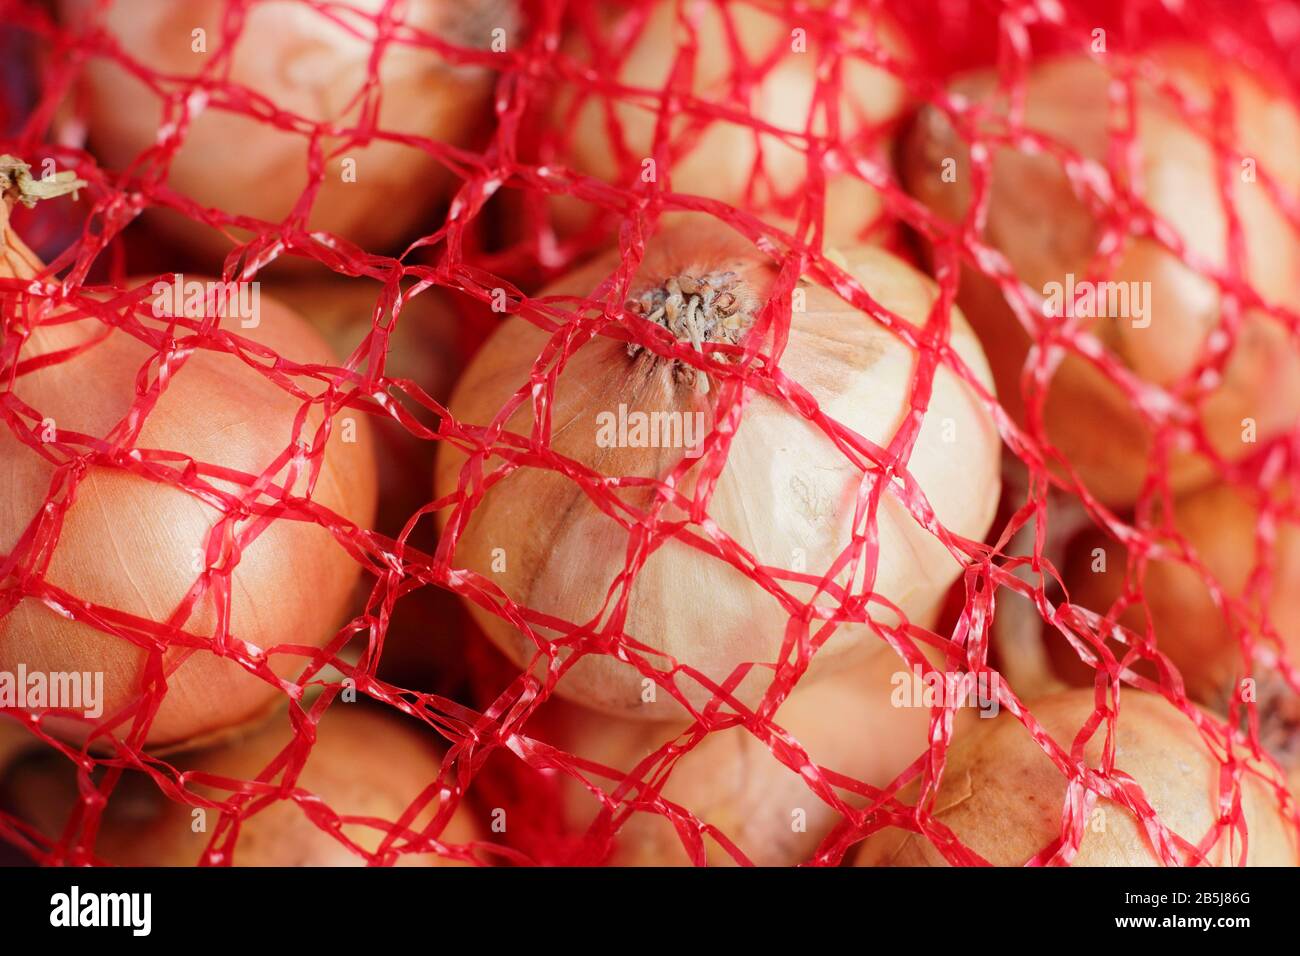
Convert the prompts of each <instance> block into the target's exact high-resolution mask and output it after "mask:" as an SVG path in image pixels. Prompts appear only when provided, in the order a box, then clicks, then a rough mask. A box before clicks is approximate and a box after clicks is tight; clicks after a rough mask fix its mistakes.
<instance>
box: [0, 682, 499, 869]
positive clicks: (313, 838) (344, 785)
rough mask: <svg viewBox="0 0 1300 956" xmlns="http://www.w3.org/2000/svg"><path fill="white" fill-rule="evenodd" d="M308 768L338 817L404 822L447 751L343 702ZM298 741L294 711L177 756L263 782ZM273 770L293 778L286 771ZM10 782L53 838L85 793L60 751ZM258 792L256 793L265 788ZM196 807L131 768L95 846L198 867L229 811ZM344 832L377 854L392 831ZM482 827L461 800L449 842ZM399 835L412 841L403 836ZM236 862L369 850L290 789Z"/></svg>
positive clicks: (188, 766)
mask: <svg viewBox="0 0 1300 956" xmlns="http://www.w3.org/2000/svg"><path fill="white" fill-rule="evenodd" d="M316 733H317V737H316V740H315V741H314V743H313V744H312V746H311V750H310V753H309V755H308V757H307V760H306V762H305V764H304V765H303V768H302V770H301V772H300V773H299V775H298V777H297V783H296V787H297V789H299V790H303V791H307V792H309V793H311V794H314V795H315V796H316V797H318V798H319V799H320V801H321V802H322V803H323V804H324V805H325V806H327V807H328V808H329V809H330V810H332V811H333V812H334V813H335V814H337V815H338V816H340V817H348V816H351V817H367V818H373V819H375V820H378V821H381V822H383V823H387V824H389V825H390V826H391V825H393V824H395V823H396V822H397V821H398V820H399V819H400V818H401V816H402V814H403V813H404V812H405V811H406V809H407V808H408V807H409V806H410V805H411V803H412V802H414V801H415V799H416V798H417V797H419V796H420V794H421V792H422V791H423V790H424V789H425V787H427V786H429V785H430V784H432V783H433V782H434V781H436V780H437V779H438V774H439V772H440V770H441V762H440V760H439V758H438V754H437V751H436V750H435V749H434V746H433V742H434V740H436V737H435V736H434V735H433V733H432V732H431V731H428V732H423V733H422V732H421V731H420V730H419V729H417V725H416V724H415V723H414V722H412V721H409V720H405V719H400V718H397V717H395V716H393V715H392V714H388V713H382V712H379V711H377V710H372V709H370V708H368V707H366V706H363V705H356V704H340V703H335V704H334V705H333V706H332V707H331V708H330V709H329V711H327V712H326V714H325V716H324V717H322V718H321V722H320V724H319V726H318V727H317V730H316ZM292 740H293V732H292V730H291V728H290V725H289V720H288V717H287V715H285V714H281V715H280V716H279V717H277V718H276V719H275V720H274V721H273V722H272V723H270V724H268V725H267V726H265V727H263V728H261V729H260V730H257V731H255V732H253V733H251V734H249V735H247V736H244V737H240V738H234V739H232V740H230V741H229V742H228V743H226V744H225V745H223V746H221V747H215V748H211V749H208V750H202V751H199V752H197V753H193V754H189V755H186V756H184V757H177V758H175V760H174V761H173V763H174V765H175V766H176V767H177V768H178V769H180V770H183V771H186V772H189V773H192V774H209V775H212V776H216V777H221V778H224V779H225V780H229V781H230V782H231V783H230V786H231V787H234V786H237V785H239V784H241V783H246V782H252V781H255V779H256V778H257V776H258V775H259V774H261V773H262V771H263V770H264V769H266V767H268V766H269V765H270V764H271V763H272V761H274V760H275V759H276V758H277V757H278V756H279V754H280V753H281V751H283V749H284V748H285V746H286V745H288V744H290V743H291V742H292ZM272 779H273V781H275V782H279V781H281V780H283V779H284V775H283V771H281V772H280V773H278V774H276V775H275V776H274V777H273V778H272ZM187 789H189V790H191V791H193V792H196V793H199V794H201V795H202V796H204V797H206V798H208V799H210V800H215V801H219V802H222V803H224V802H226V801H228V800H229V799H230V797H231V795H232V794H231V790H230V789H227V788H225V787H220V788H219V787H216V786H210V785H206V784H202V783H198V782H195V781H194V780H193V778H191V783H190V785H189V786H188V787H187ZM3 790H4V791H7V792H8V793H9V794H10V799H11V802H12V803H13V804H14V806H15V808H16V811H17V812H18V813H19V814H20V816H22V817H25V818H26V819H27V820H28V821H29V822H30V823H31V824H32V825H34V826H35V827H36V828H37V829H38V830H39V831H41V832H42V833H44V834H45V835H46V836H48V837H50V838H59V837H60V836H61V835H62V833H63V827H64V825H65V824H66V822H67V820H68V818H69V816H70V814H71V813H72V810H73V808H74V806H75V803H76V802H77V800H78V795H77V789H76V780H75V775H74V774H73V773H72V772H71V770H70V767H69V766H68V764H67V762H66V761H65V760H64V759H63V758H62V757H60V756H57V755H53V754H46V755H42V756H41V757H40V758H38V759H37V760H34V761H24V762H23V763H20V764H19V765H17V766H16V767H15V768H14V770H13V771H12V774H11V776H10V778H9V779H8V780H7V781H5V783H4V787H3ZM263 798H264V795H263V794H258V795H256V796H253V797H251V798H250V799H249V801H248V802H249V804H253V803H256V802H258V801H259V800H261V799H263ZM438 805H439V802H438V798H436V797H435V798H434V799H433V801H432V802H431V805H430V807H427V808H426V809H424V810H422V811H421V813H420V814H418V815H417V816H416V817H415V819H414V820H413V821H412V822H411V823H410V824H409V825H408V826H407V829H408V830H410V831H412V832H413V833H418V832H419V831H420V830H422V829H423V828H424V827H425V826H427V825H428V824H429V823H430V822H431V821H432V820H433V818H434V815H435V813H436V811H437V808H438ZM194 809H195V808H194V807H192V806H190V805H189V804H186V803H182V802H180V801H174V800H171V799H169V798H168V796H167V795H165V794H164V793H163V792H162V791H161V790H160V789H159V788H158V785H157V784H156V783H155V782H154V781H152V780H150V779H148V778H146V777H145V776H144V775H143V774H140V773H135V772H128V773H127V774H126V775H125V776H124V777H123V778H122V780H121V781H120V782H119V783H118V784H117V786H116V787H115V788H114V791H113V794H112V796H110V797H109V800H108V805H107V807H106V808H105V811H104V816H103V818H102V820H101V823H100V827H99V831H98V837H97V839H96V843H95V845H94V853H95V855H96V856H97V857H99V858H101V859H102V860H103V861H104V862H106V863H110V864H114V865H117V866H194V865H196V864H197V863H199V862H200V860H201V858H202V857H203V856H204V853H205V850H206V848H207V846H208V843H209V841H210V840H211V839H212V836H213V832H214V830H215V829H216V826H217V823H218V819H219V814H218V813H217V812H216V811H214V810H205V828H204V830H203V831H201V832H197V833H196V832H194V819H195V818H194ZM343 834H344V835H345V836H346V837H347V838H348V839H350V840H352V841H353V842H354V843H356V844H357V845H358V846H360V847H361V848H363V849H364V850H365V851H366V852H368V853H375V852H377V851H378V849H379V846H380V843H381V841H382V839H383V837H384V833H383V832H382V831H381V830H378V829H376V828H374V827H368V826H362V825H359V824H356V823H346V824H344V826H343ZM478 837H479V833H478V827H477V824H476V823H475V821H474V818H473V816H472V815H471V813H470V811H469V808H468V806H467V805H466V804H465V803H462V804H461V805H460V806H459V807H457V809H456V811H455V812H454V813H453V815H452V817H451V819H450V821H449V822H448V824H447V825H446V827H445V828H444V829H443V830H442V833H441V836H440V837H439V839H440V840H441V841H442V842H443V843H445V844H453V845H456V846H463V845H465V844H468V843H470V842H472V841H474V840H476V839H478ZM398 843H399V845H401V844H405V843H406V840H405V839H402V838H399V840H398ZM214 862H217V863H225V862H229V863H230V864H231V865H234V866H246V867H254V866H364V865H366V862H367V861H366V860H365V858H364V857H362V856H359V855H358V854H356V853H354V852H353V851H352V850H351V849H349V848H348V847H347V846H345V845H344V844H342V843H340V842H339V841H338V840H337V839H336V838H335V837H333V836H332V835H330V834H329V833H326V832H325V831H323V830H322V829H321V828H320V827H319V826H317V825H316V823H315V822H314V821H313V820H312V819H311V818H310V817H309V816H308V815H307V813H306V812H305V811H304V809H303V808H302V806H300V805H299V804H297V803H295V802H294V801H293V800H292V799H278V800H276V801H275V802H274V803H271V804H269V805H268V806H266V807H265V808H264V809H261V810H259V811H258V812H256V813H254V814H252V815H250V816H248V817H246V818H245V819H244V822H243V823H242V825H241V826H240V830H239V834H238V836H237V838H236V840H235V843H234V848H233V852H232V853H231V855H230V857H229V859H228V860H225V859H220V858H219V859H217V860H216V861H214ZM392 862H393V864H394V865H396V866H457V865H465V864H464V862H463V861H460V860H457V859H453V858H450V857H444V856H439V855H438V854H436V853H434V852H427V853H404V854H401V855H400V856H395V858H394V859H393V860H392Z"/></svg>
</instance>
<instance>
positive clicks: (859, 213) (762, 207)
mask: <svg viewBox="0 0 1300 956" xmlns="http://www.w3.org/2000/svg"><path fill="white" fill-rule="evenodd" d="M812 6H814V7H817V6H822V4H820V3H814V4H812ZM723 9H724V8H723V7H719V6H715V5H713V4H699V5H696V6H689V5H680V4H677V3H675V2H672V0H659V2H657V3H654V4H653V5H652V7H651V9H650V11H649V14H648V17H647V20H646V23H645V26H644V27H643V28H642V31H641V32H640V33H639V34H638V35H637V37H636V39H635V40H634V41H633V43H632V45H631V47H630V50H629V51H628V52H627V53H625V54H624V55H622V56H620V57H619V60H618V64H617V72H616V74H615V75H614V76H613V77H610V79H612V80H614V81H616V82H618V83H619V84H621V85H624V86H627V87H634V88H637V89H645V90H650V91H655V92H656V93H657V92H658V91H659V90H662V89H663V88H664V85H665V83H666V82H667V81H668V79H669V76H670V74H671V71H672V70H673V68H674V59H675V57H676V56H677V55H679V54H680V52H681V51H682V49H683V48H684V47H685V45H686V44H687V42H688V40H689V39H690V38H691V36H692V34H691V33H690V32H689V31H688V30H687V28H686V27H685V26H684V25H683V24H682V23H681V22H680V20H679V18H680V17H682V16H686V17H688V18H689V19H690V20H691V22H693V24H694V29H695V33H694V37H695V42H696V43H697V44H698V48H699V49H698V53H697V55H696V60H695V67H694V69H695V72H694V82H693V83H692V84H690V85H689V86H687V85H686V84H682V92H683V94H684V95H693V96H696V97H699V98H700V99H703V100H705V101H707V102H708V103H710V104H716V105H717V106H718V107H719V108H721V109H724V110H728V111H741V112H744V113H746V114H748V115H751V116H752V117H753V118H754V120H755V121H756V122H758V123H761V124H764V125H770V126H772V127H775V128H777V129H779V130H781V131H782V132H783V133H784V134H787V136H788V137H789V138H791V139H794V140H798V139H799V138H800V137H801V136H802V135H803V134H804V132H805V131H806V129H807V125H808V119H809V112H810V109H812V108H813V107H814V105H815V104H814V96H815V95H816V93H817V82H818V75H817V74H818V68H819V66H820V64H821V59H822V55H823V51H822V49H821V43H820V41H819V40H818V38H817V28H816V26H815V25H814V23H813V22H812V19H811V18H810V22H808V23H807V24H805V25H804V33H805V36H804V37H803V38H802V41H803V47H804V48H803V49H802V50H801V51H797V50H795V49H794V44H795V43H796V40H795V38H794V37H793V35H792V31H791V26H790V22H789V20H788V17H786V16H784V15H782V16H780V17H776V16H773V15H772V14H771V13H770V12H768V11H765V10H763V9H761V8H759V7H757V6H749V5H737V4H730V5H726V7H725V16H724V13H723ZM593 12H594V14H595V16H596V19H597V22H599V23H600V24H601V25H602V29H603V31H604V32H603V34H602V36H603V37H606V38H608V42H609V43H614V42H617V41H616V39H615V38H616V36H617V31H616V29H615V28H616V26H618V24H619V22H620V21H619V20H618V19H617V17H618V15H619V14H623V13H625V11H624V10H623V9H622V8H616V7H608V6H606V7H601V8H598V9H597V10H595V11H593ZM855 20H856V22H857V25H859V26H860V27H862V28H867V27H869V28H870V29H871V31H872V32H873V33H874V34H875V41H876V42H877V43H879V44H881V45H882V46H884V48H885V49H886V50H887V51H889V53H890V54H891V55H893V56H896V57H899V58H900V59H903V60H904V61H906V59H907V56H908V55H907V45H906V42H905V40H904V38H903V36H902V34H901V32H900V30H899V29H898V27H897V26H896V25H895V24H894V23H893V22H892V21H891V20H890V19H889V18H888V17H887V16H885V15H884V14H883V13H873V14H872V15H870V16H868V15H867V14H859V15H855ZM733 42H734V43H736V44H739V47H740V49H741V50H742V51H743V59H741V58H740V57H738V56H737V55H736V52H735V51H734V49H733ZM608 52H609V51H608V49H606V48H605V45H604V44H602V49H601V50H600V51H594V50H592V49H591V48H590V43H589V42H588V39H587V38H586V36H585V35H584V34H583V33H582V32H581V31H579V30H578V29H577V28H572V29H571V30H570V31H569V33H568V34H567V36H566V40H565V43H564V46H563V53H564V54H565V55H566V56H569V57H573V58H575V59H576V60H577V61H578V62H579V63H580V64H581V65H584V66H587V67H588V68H591V69H594V70H596V71H597V72H601V71H602V70H603V68H604V65H603V64H602V63H601V61H600V59H599V57H598V55H597V54H598V53H606V54H607V53H608ZM772 61H774V62H772ZM769 62H772V65H771V66H770V68H768V69H766V72H764V73H763V74H762V77H761V78H760V79H758V80H756V81H755V80H747V81H746V85H742V86H740V87H735V86H733V84H735V83H737V82H739V81H740V78H741V77H742V76H747V75H748V74H751V73H756V72H757V69H758V66H759V65H760V64H761V65H763V66H764V67H767V66H768V65H769ZM840 71H841V73H840V76H839V77H838V79H839V83H840V85H839V87H838V93H837V95H836V96H834V97H830V98H829V102H830V103H831V106H830V107H828V108H829V109H834V110H838V116H839V127H838V129H839V136H840V138H841V141H843V142H848V143H850V144H851V145H850V149H849V150H848V152H849V156H850V158H849V159H846V160H843V162H845V163H848V162H852V161H854V160H857V159H860V158H863V157H869V158H870V159H872V160H874V161H875V162H877V164H879V165H885V164H886V161H887V157H888V154H889V147H890V137H891V134H892V128H891V126H892V124H893V123H894V122H895V121H897V120H898V119H899V118H900V117H901V116H902V114H903V111H904V109H905V107H906V104H907V97H906V91H905V88H904V86H903V83H902V82H901V81H900V80H899V79H898V78H897V77H896V76H894V75H893V74H892V73H891V72H889V71H888V70H885V69H881V68H879V67H876V66H874V65H871V64H869V63H867V61H866V60H865V59H864V58H863V57H861V56H846V57H844V58H843V59H842V60H841V61H840ZM584 90H585V87H584ZM579 95H580V94H579V93H578V92H577V91H576V84H569V83H562V84H561V85H560V86H559V87H558V88H557V90H556V96H555V98H554V107H553V109H552V120H551V121H552V125H553V126H554V128H555V129H556V130H557V131H559V133H558V135H559V136H560V137H561V138H562V140H563V142H564V146H563V147H562V152H561V155H559V156H558V157H557V158H558V159H559V160H560V161H561V162H563V163H564V164H565V165H566V166H568V167H570V168H572V169H574V170H575V171H576V172H579V173H582V174H585V175H588V176H594V177H597V178H599V179H602V180H605V181H607V182H611V183H615V184H618V185H620V186H625V187H632V186H634V185H640V183H639V178H640V177H641V176H642V175H643V167H642V165H641V164H642V162H643V161H644V159H647V158H650V157H651V156H653V155H654V153H653V147H654V143H655V126H656V123H657V122H658V113H657V111H656V109H653V108H651V107H650V105H643V104H642V101H641V100H639V99H635V98H634V97H631V96H627V97H620V98H619V99H618V100H617V101H615V99H613V98H612V97H606V96H603V95H601V94H600V93H591V94H587V95H584V96H583V98H582V99H581V101H578V97H579ZM818 108H819V109H820V107H818ZM575 110H576V112H575ZM611 122H613V123H614V124H615V125H616V129H617V130H618V133H617V138H616V137H615V134H613V133H611V130H610V124H611ZM812 128H813V131H814V133H815V134H816V135H821V136H825V135H826V119H825V116H824V115H822V114H820V113H819V114H818V115H817V118H816V120H815V122H814V123H813V127H812ZM857 137H861V139H860V141H857V142H855V138H857ZM668 140H669V142H670V144H671V147H670V148H671V153H670V155H671V156H672V157H673V161H672V163H671V169H670V170H663V171H662V172H660V171H659V170H656V176H657V177H659V178H661V179H662V180H663V183H664V184H665V188H668V186H669V185H670V186H671V189H672V191H673V192H677V193H688V194H691V195H696V196H704V197H707V198H709V199H716V200H720V201H722V202H725V203H728V204H730V205H733V206H737V207H739V208H743V209H746V210H748V211H750V212H753V213H755V214H756V215H758V217H759V218H760V219H763V220H765V221H768V222H771V223H772V224H774V225H776V226H778V227H779V228H782V229H785V230H793V229H794V228H795V227H796V225H797V220H798V214H799V207H800V204H801V203H800V200H802V199H803V198H804V197H805V196H806V194H807V192H808V189H809V176H808V164H809V162H810V159H809V156H808V154H807V152H806V151H805V149H803V148H801V147H799V146H797V145H791V144H790V143H789V142H787V141H786V139H783V138H782V137H781V136H778V135H775V134H771V133H762V134H758V133H756V131H755V128H754V127H753V126H751V125H748V124H745V123H739V122H733V121H730V120H727V119H720V118H713V117H709V118H708V119H695V118H692V117H690V116H687V115H683V116H682V117H681V118H678V119H676V120H675V121H674V122H673V123H672V124H670V126H669V132H668ZM620 148H626V149H627V150H629V151H630V154H631V156H632V158H633V159H634V161H635V162H634V165H633V166H632V167H631V168H624V166H623V163H622V162H621V154H620ZM813 161H815V160H813ZM759 163H761V164H762V167H763V172H764V175H765V176H766V177H768V178H769V179H770V181H763V178H762V177H760V178H759V180H757V181H756V182H755V183H754V185H753V189H752V191H751V188H750V187H751V179H752V178H753V176H754V172H755V167H756V164H759ZM825 175H826V183H825V188H826V194H825V207H824V213H825V237H826V242H827V244H828V245H831V246H839V245H856V244H858V243H860V242H863V241H868V240H870V241H886V240H888V239H889V237H890V235H891V226H890V223H891V217H890V216H889V215H888V214H887V212H886V210H885V207H884V203H883V201H882V199H881V196H880V194H879V192H877V191H876V189H875V188H874V187H872V186H870V185H868V184H867V182H865V181H864V180H863V179H862V178H861V177H859V176H858V175H856V174H854V173H852V172H848V171H827V172H826V174H825ZM643 188H644V187H643ZM552 210H553V215H554V219H555V222H556V223H557V225H558V226H559V228H560V231H561V232H562V233H569V232H574V231H576V230H577V229H579V228H580V227H581V226H582V225H583V224H584V223H585V222H586V221H587V220H588V219H589V218H590V216H591V215H592V213H593V211H594V207H592V206H591V205H589V204H587V203H585V202H583V201H582V200H580V199H576V198H573V197H571V196H567V195H563V194H561V195H555V196H553V197H552ZM671 219H672V214H669V215H668V216H666V220H671Z"/></svg>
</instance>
